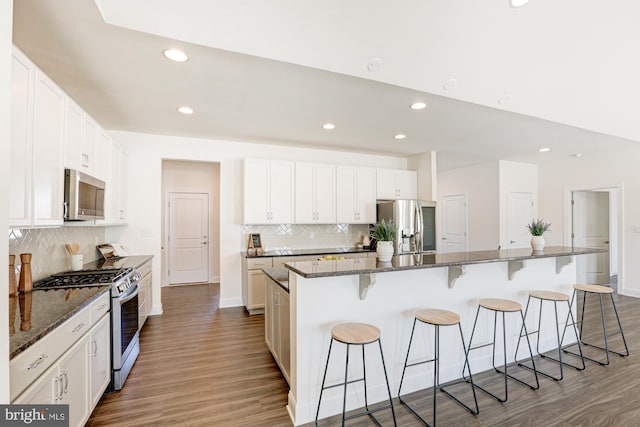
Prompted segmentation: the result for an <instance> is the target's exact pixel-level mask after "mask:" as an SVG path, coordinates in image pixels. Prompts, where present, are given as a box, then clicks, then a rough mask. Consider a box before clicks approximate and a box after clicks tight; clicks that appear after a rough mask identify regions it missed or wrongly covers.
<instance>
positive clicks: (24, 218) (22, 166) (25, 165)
mask: <svg viewBox="0 0 640 427" xmlns="http://www.w3.org/2000/svg"><path fill="white" fill-rule="evenodd" d="M11 73H12V74H11V140H10V144H9V188H10V189H11V190H10V191H9V225H10V226H21V225H31V167H32V163H31V158H32V151H31V149H32V146H31V143H32V140H31V138H32V130H33V121H32V118H33V115H32V111H33V78H34V67H33V64H31V62H30V61H29V60H28V59H27V58H26V57H25V56H24V55H22V53H21V52H19V51H16V50H14V52H13V58H12V68H11Z"/></svg>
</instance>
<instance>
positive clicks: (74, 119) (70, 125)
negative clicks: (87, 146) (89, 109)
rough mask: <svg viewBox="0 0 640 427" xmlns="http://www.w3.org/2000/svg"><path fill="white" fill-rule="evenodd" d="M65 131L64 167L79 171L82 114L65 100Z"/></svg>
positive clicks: (78, 108)
mask: <svg viewBox="0 0 640 427" xmlns="http://www.w3.org/2000/svg"><path fill="white" fill-rule="evenodd" d="M66 106H67V107H66V112H67V114H66V119H65V122H66V125H67V126H66V129H65V138H64V165H65V167H68V168H70V169H77V170H79V169H80V167H81V164H82V160H83V158H82V125H83V123H84V116H83V115H84V112H83V111H82V109H81V108H80V107H79V106H78V105H77V104H75V103H74V102H73V101H71V100H70V99H68V98H67V103H66Z"/></svg>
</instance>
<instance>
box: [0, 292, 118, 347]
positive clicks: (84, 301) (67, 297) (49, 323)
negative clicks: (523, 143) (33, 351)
mask: <svg viewBox="0 0 640 427" xmlns="http://www.w3.org/2000/svg"><path fill="white" fill-rule="evenodd" d="M110 287H111V286H110V285H104V286H90V287H83V288H49V289H35V290H33V291H31V292H26V293H20V294H18V295H12V296H10V297H9V316H11V315H12V314H13V319H14V330H15V331H14V332H13V333H12V331H11V322H9V359H13V358H14V357H16V356H17V355H18V354H20V353H22V352H23V351H24V350H26V349H27V348H29V346H31V345H33V344H34V343H36V342H37V341H38V340H39V339H40V338H42V337H44V336H45V335H47V334H48V333H49V332H51V331H52V330H53V329H55V328H56V327H57V326H58V325H60V324H61V323H62V322H64V321H65V320H67V319H69V318H70V317H71V316H73V315H74V314H76V313H77V312H79V311H80V310H82V309H83V308H84V307H86V306H87V305H89V304H91V303H92V302H93V301H94V300H96V299H97V298H99V297H100V296H101V295H102V294H104V293H105V292H109V289H110ZM29 308H30V311H31V325H30V326H29V324H28V323H27V322H25V321H22V319H21V317H22V316H21V315H20V313H21V312H22V313H26V312H28V311H29ZM27 328H28V329H27ZM21 329H27V330H24V331H23V330H21Z"/></svg>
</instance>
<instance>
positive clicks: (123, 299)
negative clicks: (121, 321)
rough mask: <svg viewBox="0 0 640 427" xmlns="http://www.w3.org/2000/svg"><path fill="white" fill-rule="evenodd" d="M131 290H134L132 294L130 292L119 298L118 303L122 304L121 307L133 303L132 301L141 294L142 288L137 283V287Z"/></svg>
mask: <svg viewBox="0 0 640 427" xmlns="http://www.w3.org/2000/svg"><path fill="white" fill-rule="evenodd" d="M129 289H133V290H132V291H131V292H129V293H128V294H126V296H124V297H120V298H118V302H119V303H120V305H122V304H124V303H126V302H129V301H131V300H132V299H134V298H135V297H136V296H137V295H138V294H139V293H140V287H139V286H138V284H137V283H136V285H135V286H132V287H131V288H129Z"/></svg>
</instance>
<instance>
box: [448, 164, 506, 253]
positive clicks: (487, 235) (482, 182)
mask: <svg viewBox="0 0 640 427" xmlns="http://www.w3.org/2000/svg"><path fill="white" fill-rule="evenodd" d="M498 175H499V174H498V162H488V163H483V164H479V165H474V166H469V167H465V168H459V169H450V170H446V171H441V172H438V201H439V203H438V204H439V205H440V206H441V205H442V202H441V199H442V197H443V196H452V195H456V194H465V193H466V194H467V196H468V199H467V200H468V201H467V203H468V204H467V212H468V214H469V218H468V224H469V230H468V231H467V236H468V241H469V246H468V249H467V250H469V251H479V250H486V249H497V247H498V245H499V244H500V242H499V240H500V239H499V238H500V224H499V211H498V210H499V206H500V205H499V192H498V185H499V183H498V180H499V176H498ZM440 224H442V221H440ZM438 235H442V233H441V232H440V231H439V232H438Z"/></svg>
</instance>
